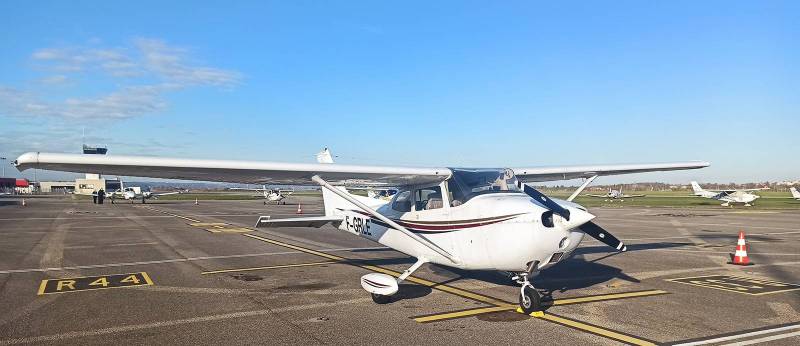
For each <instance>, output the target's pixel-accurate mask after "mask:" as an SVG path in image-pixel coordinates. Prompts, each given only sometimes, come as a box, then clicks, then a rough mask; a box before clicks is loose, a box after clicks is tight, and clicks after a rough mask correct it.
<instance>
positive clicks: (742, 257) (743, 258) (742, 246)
mask: <svg viewBox="0 0 800 346" xmlns="http://www.w3.org/2000/svg"><path fill="white" fill-rule="evenodd" d="M731 264H735V265H740V266H746V265H751V264H753V263H750V258H749V257H747V244H746V243H745V240H744V231H739V241H738V242H737V243H736V253H735V254H731Z"/></svg>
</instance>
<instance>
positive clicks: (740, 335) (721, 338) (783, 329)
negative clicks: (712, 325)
mask: <svg viewBox="0 0 800 346" xmlns="http://www.w3.org/2000/svg"><path fill="white" fill-rule="evenodd" d="M775 333H778V334H775ZM797 333H800V323H789V324H783V325H778V326H770V327H765V328H759V329H750V330H746V331H742V332H736V333H728V334H722V335H717V336H712V337H708V338H703V339H693V340H684V341H678V342H676V343H671V345H675V346H678V345H680V346H697V345H708V344H715V343H721V342H727V341H734V340H739V339H745V338H750V337H755V336H759V335H765V334H775V335H771V336H768V337H763V338H759V339H751V340H743V341H740V342H736V343H733V344H734V345H736V344H739V345H749V344H753V343H759V342H767V341H772V340H778V339H785V338H790V337H793V336H797Z"/></svg>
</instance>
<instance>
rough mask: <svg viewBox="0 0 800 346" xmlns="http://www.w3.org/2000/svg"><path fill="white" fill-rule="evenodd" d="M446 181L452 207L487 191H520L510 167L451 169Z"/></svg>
mask: <svg viewBox="0 0 800 346" xmlns="http://www.w3.org/2000/svg"><path fill="white" fill-rule="evenodd" d="M452 171H453V176H452V177H451V178H450V179H449V180H448V181H447V189H448V190H449V192H450V201H452V202H451V205H452V206H453V207H456V206H459V205H461V204H464V203H466V202H467V201H468V200H469V199H471V198H472V197H475V196H478V195H483V194H487V193H509V192H512V193H514V192H520V189H519V187H517V178H516V177H515V176H514V172H513V171H512V170H510V169H452Z"/></svg>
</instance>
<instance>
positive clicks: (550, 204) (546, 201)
mask: <svg viewBox="0 0 800 346" xmlns="http://www.w3.org/2000/svg"><path fill="white" fill-rule="evenodd" d="M520 185H522V186H521V187H522V191H524V192H525V193H526V194H527V195H528V196H531V198H533V199H535V200H537V201H539V203H542V205H544V206H545V208H547V209H549V210H550V211H552V212H553V213H556V214H558V215H561V217H563V218H564V219H566V220H567V221H569V210H567V209H566V208H564V207H562V206H561V205H560V204H558V203H556V202H555V201H554V200H552V199H550V197H547V196H545V195H544V194H543V193H541V192H539V191H537V190H536V189H534V188H532V187H530V186H528V185H525V184H520Z"/></svg>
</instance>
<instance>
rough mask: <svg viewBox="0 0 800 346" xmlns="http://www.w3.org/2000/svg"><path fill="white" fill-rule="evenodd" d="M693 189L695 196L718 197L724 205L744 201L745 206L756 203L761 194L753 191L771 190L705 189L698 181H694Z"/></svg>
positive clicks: (763, 188) (764, 188)
mask: <svg viewBox="0 0 800 346" xmlns="http://www.w3.org/2000/svg"><path fill="white" fill-rule="evenodd" d="M692 190H694V195H695V196H700V197H705V198H710V199H716V200H718V201H722V206H723V207H727V206H730V205H731V203H742V204H744V206H745V207H750V206H752V205H753V204H755V201H756V200H757V199H759V198H761V196H759V195H756V194H753V193H751V192H753V191H760V190H769V188H768V187H762V188H757V189H738V190H737V189H730V190H705V189H703V188H702V187H700V184H698V183H697V182H696V181H693V182H692Z"/></svg>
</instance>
